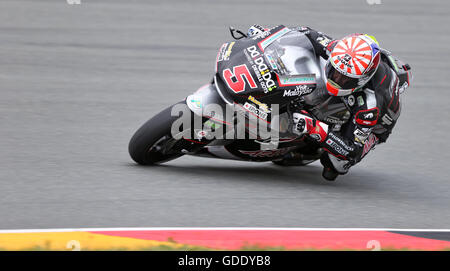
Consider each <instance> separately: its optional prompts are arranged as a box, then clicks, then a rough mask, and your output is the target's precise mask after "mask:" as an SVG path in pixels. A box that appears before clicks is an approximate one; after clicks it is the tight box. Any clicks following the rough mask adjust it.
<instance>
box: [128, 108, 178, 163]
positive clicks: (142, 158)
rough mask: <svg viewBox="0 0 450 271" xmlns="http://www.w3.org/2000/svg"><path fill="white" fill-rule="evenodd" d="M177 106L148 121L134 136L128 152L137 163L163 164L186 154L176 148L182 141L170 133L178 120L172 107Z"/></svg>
mask: <svg viewBox="0 0 450 271" xmlns="http://www.w3.org/2000/svg"><path fill="white" fill-rule="evenodd" d="M183 103H184V102H179V103H177V104H183ZM177 104H175V105H177ZM175 105H172V106H170V107H168V108H166V109H164V110H163V111H161V112H160V113H159V114H157V115H156V116H154V117H153V118H151V119H150V120H148V121H147V122H146V123H144V125H142V126H141V127H140V128H139V130H137V131H136V133H135V134H134V135H133V137H132V138H131V140H130V143H129V145H128V152H129V153H130V156H131V158H133V160H134V161H135V162H136V163H138V164H141V165H152V164H157V163H163V162H167V161H170V160H173V159H175V158H178V157H180V156H182V155H183V154H184V153H183V152H182V149H180V148H178V147H176V146H177V145H179V144H178V143H179V141H180V140H175V139H174V138H173V137H172V135H171V132H170V131H171V127H172V124H173V122H174V121H175V120H176V119H177V118H178V117H177V116H171V111H172V107H173V106H175Z"/></svg>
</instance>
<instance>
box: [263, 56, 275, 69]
mask: <svg viewBox="0 0 450 271" xmlns="http://www.w3.org/2000/svg"><path fill="white" fill-rule="evenodd" d="M265 56H266V58H267V60H268V61H269V64H270V66H271V67H272V69H274V70H278V65H277V61H276V60H275V59H274V58H273V56H271V55H269V54H266V55H265Z"/></svg>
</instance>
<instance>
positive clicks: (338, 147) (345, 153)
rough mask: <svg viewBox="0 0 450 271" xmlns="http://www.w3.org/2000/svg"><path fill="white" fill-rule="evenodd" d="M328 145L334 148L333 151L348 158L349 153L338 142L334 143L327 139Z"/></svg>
mask: <svg viewBox="0 0 450 271" xmlns="http://www.w3.org/2000/svg"><path fill="white" fill-rule="evenodd" d="M326 143H327V145H328V146H330V147H331V148H333V150H334V151H335V152H337V153H339V154H340V155H343V156H347V155H348V154H349V152H348V151H346V150H344V149H343V148H342V147H341V146H339V144H337V143H336V142H334V141H333V140H331V139H327V141H326Z"/></svg>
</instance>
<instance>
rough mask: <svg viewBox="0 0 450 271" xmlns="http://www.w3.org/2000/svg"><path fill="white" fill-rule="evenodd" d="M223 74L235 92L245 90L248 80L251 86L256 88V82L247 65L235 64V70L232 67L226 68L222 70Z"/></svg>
mask: <svg viewBox="0 0 450 271" xmlns="http://www.w3.org/2000/svg"><path fill="white" fill-rule="evenodd" d="M222 76H223V78H224V79H225V82H226V83H227V85H228V87H229V88H230V89H231V90H233V91H234V92H235V93H239V92H242V91H244V90H245V86H246V83H245V82H246V81H247V82H248V84H249V85H250V88H256V87H257V86H256V83H255V81H254V80H253V77H252V75H251V74H250V71H249V70H248V68H247V65H245V64H242V65H239V66H234V67H233V71H231V69H225V70H223V72H222Z"/></svg>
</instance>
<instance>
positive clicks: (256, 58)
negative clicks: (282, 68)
mask: <svg viewBox="0 0 450 271" xmlns="http://www.w3.org/2000/svg"><path fill="white" fill-rule="evenodd" d="M245 53H246V56H247V60H248V61H249V62H250V64H251V65H252V68H253V70H254V72H255V74H256V77H257V78H258V81H259V83H260V85H261V88H262V89H263V91H264V93H268V92H270V91H272V90H274V89H275V88H276V87H277V85H276V84H275V82H274V81H273V80H272V73H271V72H270V70H269V67H268V66H267V65H266V63H265V61H264V57H263V55H262V54H261V53H260V52H259V50H258V48H257V47H256V46H255V45H253V46H250V47H248V48H247V49H246V51H245Z"/></svg>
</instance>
